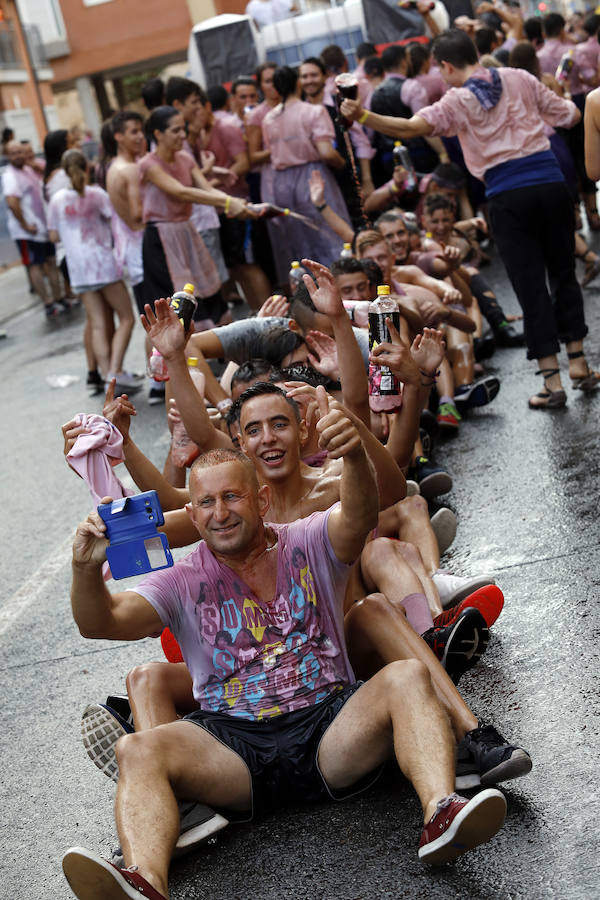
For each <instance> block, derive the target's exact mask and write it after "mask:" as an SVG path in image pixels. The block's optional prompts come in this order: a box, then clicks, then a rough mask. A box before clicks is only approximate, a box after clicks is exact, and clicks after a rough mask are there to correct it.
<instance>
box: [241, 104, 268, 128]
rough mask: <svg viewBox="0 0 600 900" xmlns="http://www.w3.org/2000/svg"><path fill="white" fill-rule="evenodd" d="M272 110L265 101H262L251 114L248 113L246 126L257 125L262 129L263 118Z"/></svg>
mask: <svg viewBox="0 0 600 900" xmlns="http://www.w3.org/2000/svg"><path fill="white" fill-rule="evenodd" d="M272 109H273V107H272V106H270V105H269V104H268V103H267V101H266V100H263V102H262V103H259V104H258V106H256V107H255V108H254V109H253V110H252V112H251V113H248V116H247V117H246V125H257V126H258V127H259V128H262V123H263V122H264V119H265V116H266V115H267V113H268V112H271V110H272Z"/></svg>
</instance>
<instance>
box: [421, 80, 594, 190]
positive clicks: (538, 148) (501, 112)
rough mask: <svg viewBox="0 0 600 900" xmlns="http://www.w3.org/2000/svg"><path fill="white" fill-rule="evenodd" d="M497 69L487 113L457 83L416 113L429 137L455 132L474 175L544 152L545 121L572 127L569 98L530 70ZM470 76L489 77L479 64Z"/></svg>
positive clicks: (573, 111) (573, 113)
mask: <svg viewBox="0 0 600 900" xmlns="http://www.w3.org/2000/svg"><path fill="white" fill-rule="evenodd" d="M496 71H498V73H499V75H500V78H501V80H502V94H501V96H500V100H499V101H498V103H497V105H496V106H494V108H493V109H490V110H487V111H486V110H485V109H484V108H483V107H482V106H481V104H480V102H479V100H478V99H477V97H476V96H475V95H474V94H473V92H472V91H470V90H469V89H468V88H465V87H459V88H452V89H451V90H449V91H448V93H447V94H444V96H443V97H442V99H441V100H438V102H437V103H434V104H433V105H432V106H426V107H425V109H422V110H420V111H419V116H420V117H421V118H422V119H425V121H426V122H428V124H429V125H431V127H432V128H433V131H432V135H433V136H435V137H453V136H454V135H457V136H458V139H459V141H460V145H461V147H462V151H463V154H464V157H465V163H466V165H467V168H468V169H469V171H470V172H471V173H472V174H473V175H475V177H476V178H483V176H484V175H485V172H486V171H487V169H491V168H492V166H497V165H499V164H500V163H504V162H508V161H509V160H511V159H522V158H523V157H525V156H530V155H531V154H533V153H541V152H542V151H544V150H548V149H549V148H550V142H549V140H548V138H547V137H546V135H545V134H544V122H547V123H548V124H550V125H554V126H560V127H562V128H570V127H571V126H572V125H573V124H574V123H575V118H576V116H577V114H578V110H577V107H576V106H575V104H574V103H572V101H570V100H563V99H562V98H561V97H558V96H557V95H556V94H555V93H554V92H553V91H551V90H549V89H548V88H547V87H545V86H544V85H543V84H542V83H541V81H538V79H537V78H535V77H534V76H533V75H530V74H529V72H525V71H524V70H523V69H509V68H504V69H497V70H496ZM473 76H474V77H475V78H484V79H486V80H487V81H489V80H491V75H490V74H489V72H488V70H487V69H484V68H483V67H482V66H479V67H477V69H476V70H475V71H474V73H473Z"/></svg>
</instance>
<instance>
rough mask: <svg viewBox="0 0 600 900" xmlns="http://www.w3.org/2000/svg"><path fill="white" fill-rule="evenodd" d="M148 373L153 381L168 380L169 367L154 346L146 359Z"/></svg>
mask: <svg viewBox="0 0 600 900" xmlns="http://www.w3.org/2000/svg"><path fill="white" fill-rule="evenodd" d="M148 375H149V376H150V378H153V379H154V380H155V381H168V380H169V367H168V366H167V364H166V362H165V360H164V357H163V355H162V353H159V352H158V350H157V349H156V347H153V348H152V354H151V356H150V359H149V360H148Z"/></svg>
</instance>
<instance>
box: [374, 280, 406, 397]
mask: <svg viewBox="0 0 600 900" xmlns="http://www.w3.org/2000/svg"><path fill="white" fill-rule="evenodd" d="M388 319H389V320H390V321H391V322H392V324H393V326H394V327H395V329H396V331H399V330H400V311H399V309H398V304H397V303H396V301H395V300H394V298H393V297H392V296H391V294H390V288H389V285H387V284H380V285H379V286H378V288H377V297H376V299H375V300H373V301H372V303H371V304H370V305H369V352H370V353H372V352H373V350H374V349H375V348H376V347H378V346H379V344H383V343H384V342H388V343H390V342H391V339H390V330H389V328H388V324H387V320H388ZM401 403H402V394H401V391H400V382H399V381H398V378H397V377H396V376H395V375H394V373H393V372H392V370H391V369H390V368H389V367H388V366H386V365H385V364H384V365H379V364H378V363H376V362H371V361H370V362H369V405H370V407H371V409H372V410H373V412H391V411H392V410H394V409H397V408H398V407H399V406H400V405H401Z"/></svg>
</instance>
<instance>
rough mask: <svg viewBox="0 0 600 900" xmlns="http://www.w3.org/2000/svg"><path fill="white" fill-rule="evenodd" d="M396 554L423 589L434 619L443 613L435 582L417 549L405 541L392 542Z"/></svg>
mask: <svg viewBox="0 0 600 900" xmlns="http://www.w3.org/2000/svg"><path fill="white" fill-rule="evenodd" d="M392 546H393V548H394V550H395V552H396V554H400V555H401V556H402V558H403V559H404V560H405V562H407V563H408V565H409V566H410V567H411V569H412V570H413V572H414V573H415V575H416V576H417V578H418V579H419V581H420V582H421V585H422V587H423V593H424V594H425V596H426V597H427V602H428V603H429V609H430V610H431V615H432V616H433V617H434V618H435V616H439V614H440V613H441V612H443V610H444V608H443V606H442V603H441V600H440V595H439V591H438V589H437V587H436V586H435V582H434V580H433V578H432V577H431V575H430V574H429V573H428V572H427V571H426V569H425V566H424V564H423V557H422V556H421V553H420V551H419V548H418V547H416V546H415V545H414V544H409V543H408V542H407V541H393V544H392Z"/></svg>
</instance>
